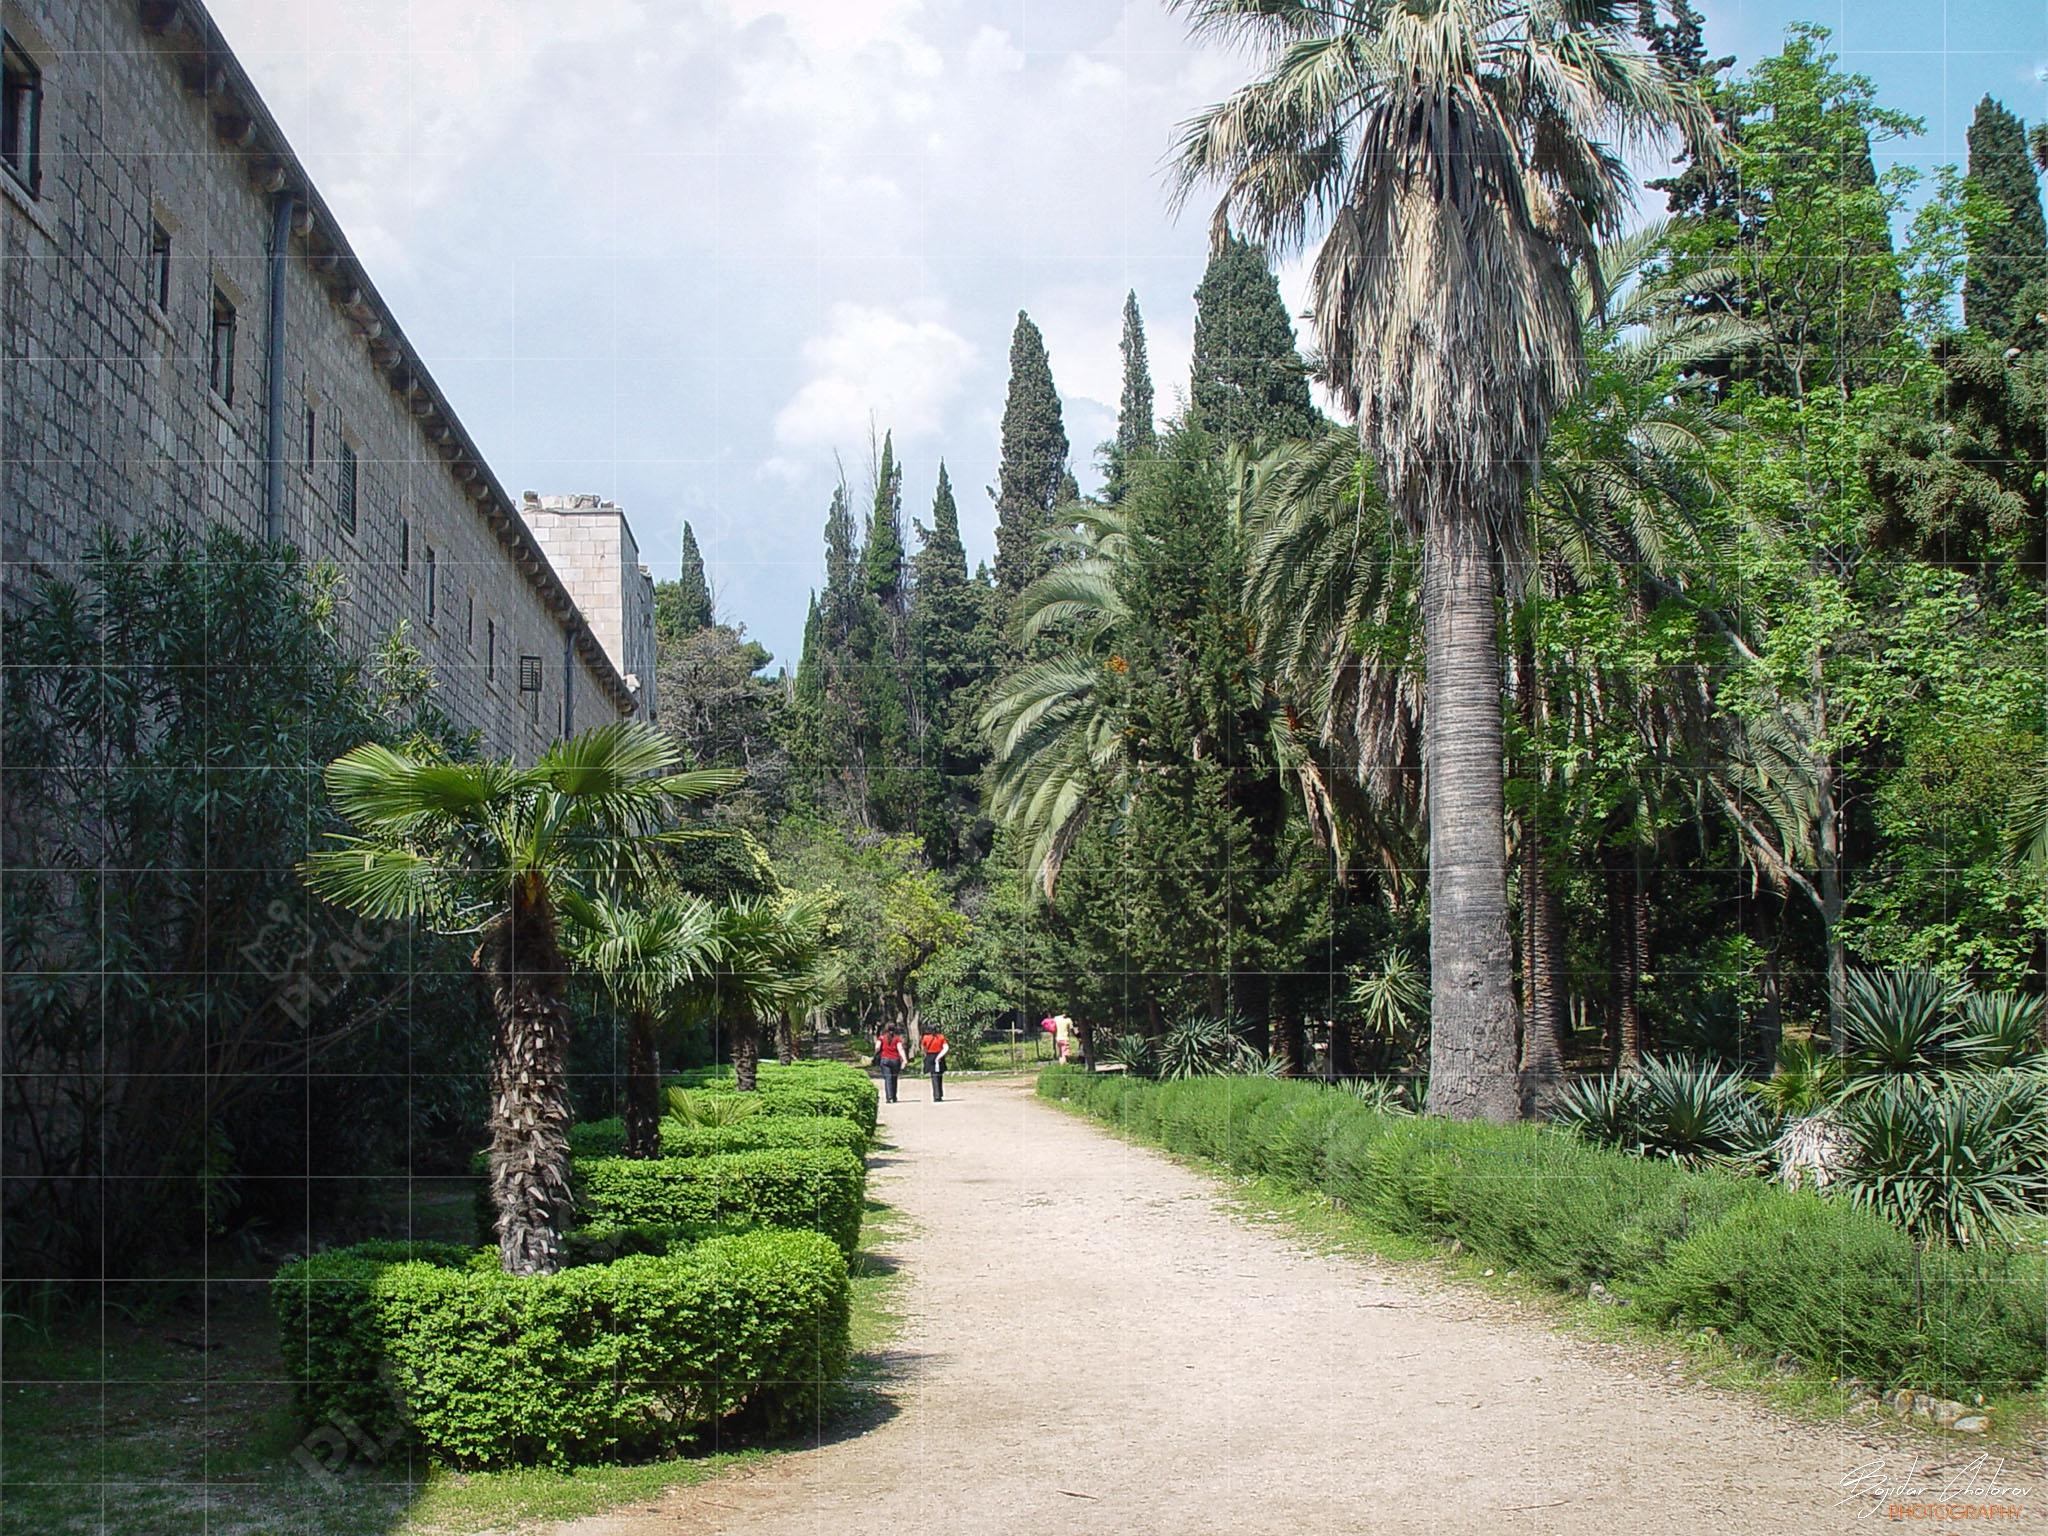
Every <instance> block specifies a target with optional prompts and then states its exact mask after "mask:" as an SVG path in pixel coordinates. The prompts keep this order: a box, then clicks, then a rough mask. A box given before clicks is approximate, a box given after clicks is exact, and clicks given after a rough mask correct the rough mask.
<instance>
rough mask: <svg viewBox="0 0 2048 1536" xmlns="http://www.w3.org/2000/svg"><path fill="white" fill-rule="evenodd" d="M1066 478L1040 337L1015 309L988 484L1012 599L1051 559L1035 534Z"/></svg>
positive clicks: (1000, 563)
mask: <svg viewBox="0 0 2048 1536" xmlns="http://www.w3.org/2000/svg"><path fill="white" fill-rule="evenodd" d="M1066 477H1067V429H1066V424H1065V421H1064V419H1063V418H1062V416H1061V414H1060V397H1059V392H1058V391H1057V390H1056V389H1054V388H1053V382H1052V363H1051V361H1050V360H1049V359H1048V358H1047V357H1046V355H1045V338H1044V337H1042V336H1040V335H1039V333H1038V327H1037V326H1035V325H1033V324H1032V323H1031V317H1030V316H1029V315H1027V314H1025V313H1024V311H1022V310H1021V309H1020V310H1018V311H1017V329H1016V332H1015V333H1014V334H1013V335H1012V336H1011V338H1010V395H1009V399H1008V401H1007V402H1006V403H1005V405H1004V406H1003V461H1002V466H1001V468H1000V470H999V471H998V472H997V484H996V485H995V486H994V487H993V488H992V489H991V490H990V491H989V495H990V496H991V497H993V498H994V500H995V504H996V585H997V586H998V587H999V588H1000V589H1001V591H1002V593H1003V596H1004V598H1005V599H1009V598H1014V597H1015V596H1016V595H1017V594H1018V593H1019V592H1021V591H1023V590H1024V588H1025V587H1027V586H1028V585H1030V583H1031V582H1032V580H1033V579H1034V578H1035V577H1037V576H1038V575H1040V574H1041V573H1042V572H1044V571H1045V570H1046V569H1047V568H1048V566H1049V565H1050V563H1051V562H1050V561H1049V559H1048V558H1047V556H1046V554H1045V552H1044V551H1043V550H1041V549H1040V548H1039V546H1038V538H1039V535H1040V534H1041V533H1043V532H1044V531H1045V529H1046V528H1047V527H1048V526H1049V525H1050V523H1051V521H1052V510H1053V508H1054V507H1056V506H1058V505H1059V498H1060V489H1061V483H1062V481H1063V480H1064V479H1065V478H1066Z"/></svg>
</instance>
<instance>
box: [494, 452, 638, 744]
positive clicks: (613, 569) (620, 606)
mask: <svg viewBox="0 0 2048 1536" xmlns="http://www.w3.org/2000/svg"><path fill="white" fill-rule="evenodd" d="M519 515H520V516H521V517H522V518H523V519H525V521H526V526H527V527H528V528H530V529H532V530H533V536H534V538H535V539H536V540H537V541H538V542H539V544H540V547H541V548H542V549H544V550H546V551H547V556H548V564H550V565H552V566H553V567H554V568H555V571H556V574H558V575H559V576H560V577H561V578H562V583H563V585H564V586H566V587H568V589H569V592H570V594H571V595H572V596H573V597H574V598H575V599H576V606H577V607H578V608H580V609H582V610H583V616H584V617H585V618H587V619H588V620H589V621H590V629H591V633H593V634H595V635H596V636H597V639H598V643H599V644H600V645H602V646H603V647H604V650H605V654H606V655H607V656H609V657H611V659H612V665H613V666H615V667H617V668H618V669H619V671H620V672H622V673H623V674H624V675H625V678H626V681H627V683H628V684H630V685H631V686H632V687H633V689H634V690H635V692H636V694H637V695H638V697H639V700H640V708H641V711H642V712H643V713H644V714H645V715H646V716H647V718H648V719H650V720H652V719H654V718H656V709H657V704H658V701H657V700H656V698H655V691H654V670H655V669H654V578H653V576H652V575H650V574H649V573H648V570H647V567H646V566H644V565H642V564H641V563H640V546H639V543H638V542H637V541H636V540H635V539H634V537H633V527H632V525H631V524H630V523H628V522H627V521H626V514H625V513H624V511H622V510H621V509H620V508H618V507H617V506H614V505H613V504H612V503H611V502H608V501H606V500H605V499H604V498H603V497H602V496H593V495H588V494H583V495H575V496H537V495H535V494H534V493H533V492H532V491H528V492H527V493H526V494H525V495H524V496H523V497H522V498H521V499H520V503H519Z"/></svg>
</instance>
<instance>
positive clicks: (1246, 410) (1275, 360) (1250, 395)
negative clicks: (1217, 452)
mask: <svg viewBox="0 0 2048 1536" xmlns="http://www.w3.org/2000/svg"><path fill="white" fill-rule="evenodd" d="M1191 372H1192V374H1193V379H1192V381H1191V382H1192V385H1193V390H1192V395H1191V398H1190V402H1189V411H1188V416H1189V421H1190V423H1191V424H1193V425H1195V426H1198V427H1200V428H1201V429H1202V430H1203V431H1204V432H1206V433H1208V434H1209V435H1210V436H1211V437H1213V438H1215V439H1217V440H1218V441H1219V442H1221V443H1241V442H1253V441H1261V440H1262V441H1266V442H1277V441H1280V440H1283V439H1287V438H1303V437H1310V436H1313V435H1314V434H1315V432H1316V431H1317V429H1318V418H1317V415H1316V409H1315V406H1314V405H1313V404H1311V403H1310V401H1309V393H1308V370H1307V369H1306V368H1305V367H1304V366H1303V365H1302V361H1301V353H1300V352H1299V351H1298V350H1297V349H1296V347H1295V342H1294V325H1293V322H1292V321H1290V320H1289V319H1288V317H1287V305H1286V304H1285V303H1284V302H1283V301H1282V299H1281V297H1280V284H1279V282H1278V281H1277V280H1276V279H1275V278H1274V276H1273V273H1272V269H1271V268H1269V267H1268V266H1267V265H1266V257H1265V254H1264V253H1263V252H1262V251H1260V249H1259V248H1258V247H1257V246H1255V245H1253V244H1251V243H1250V242H1249V241H1245V240H1240V239H1238V238H1237V237H1236V236H1235V235H1226V236H1225V237H1224V240H1223V243H1222V244H1221V245H1219V246H1218V247H1216V249H1215V251H1214V252H1213V253H1212V254H1211V255H1210V257H1209V267H1208V270H1207V271H1205V272H1204V273H1203V274H1202V283H1201V286H1200V287H1199V288H1197V289H1196V290H1195V356H1194V364H1193V367H1192V369H1191Z"/></svg>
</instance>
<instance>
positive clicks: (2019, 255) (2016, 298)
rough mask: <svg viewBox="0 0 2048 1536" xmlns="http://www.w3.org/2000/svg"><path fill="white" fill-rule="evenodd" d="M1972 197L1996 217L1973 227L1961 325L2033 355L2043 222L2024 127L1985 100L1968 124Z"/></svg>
mask: <svg viewBox="0 0 2048 1536" xmlns="http://www.w3.org/2000/svg"><path fill="white" fill-rule="evenodd" d="M1969 142H1970V170H1969V179H1970V183H1971V187H1972V190H1973V191H1975V192H1976V193H1977V194H1978V195H1979V196H1981V197H1982V198H1983V199H1984V200H1985V202H1986V203H1987V204H1989V205H1990V207H1991V208H1992V209H1995V210H1996V212H1995V214H1994V216H1993V217H1990V218H1983V219H1978V220H1974V221H1972V227H1971V229H1970V231H1969V235H1970V238H1969V256H1968V259H1969V275H1968V277H1967V278H1966V279H1965V280H1964V283H1963V323H1964V324H1965V325H1967V326H1968V327H1969V328H1970V329H1971V330H1973V331H1977V332H1979V333H1981V334H1982V335H1984V336H1987V337H1989V338H1990V339H1991V340H1992V341H1993V342H1995V343H1999V344H2002V345H2005V346H2013V345H2017V344H2025V345H2030V346H2034V347H2038V346H2039V345H2040V344H2041V339H2042V325H2041V322H2040V320H2039V319H2037V318H2036V317H2037V316H2038V315H2039V314H2040V312H2041V310H2042V309H2043V308H2044V307H2048V220H2044V219H2043V218H2042V215H2041V188H2040V184H2039V182H2038V181H2037V180H2036V179H2035V171H2034V166H2033V162H2032V161H2031V160H2030V159H2029V158H2028V155H2027V135H2026V125H2025V124H2023V123H2022V122H2021V121H2020V120H2019V119H2018V118H2016V117H2014V116H2013V115H2012V113H2010V112H2008V111H2007V110H2006V109H2005V106H2004V104H2003V103H2002V102H1998V101H1994V100H1993V99H1992V98H1991V97H1989V96H1986V97H1985V98H1984V99H1983V100H1982V101H1980V102H1978V103H1977V116H1976V118H1975V120H1974V121H1973V122H1972V123H1971V124H1970V141H1969Z"/></svg>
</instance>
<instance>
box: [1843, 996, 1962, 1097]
mask: <svg viewBox="0 0 2048 1536" xmlns="http://www.w3.org/2000/svg"><path fill="white" fill-rule="evenodd" d="M1961 1001H1962V997H1961V994H1960V993H1959V991H1958V989H1957V988H1956V987H1955V986H1954V985H1953V984H1952V983H1950V982H1948V981H1945V980H1944V979H1943V978H1942V977H1940V976H1938V975H1936V974H1935V973H1934V972H1933V971H1927V970H1898V971H1858V972H1853V973H1851V975H1850V977H1849V993H1848V999H1847V1001H1846V1003H1845V1004H1844V1005H1843V1009H1842V1022H1843V1026H1844V1030H1845V1035H1846V1041H1845V1043H1846V1044H1847V1046H1848V1057H1849V1066H1850V1077H1849V1083H1848V1090H1849V1092H1851V1093H1863V1092H1869V1091H1872V1090H1874V1089H1876V1088H1878V1087H1880V1086H1881V1085H1883V1084H1884V1083H1885V1082H1886V1081H1887V1080H1889V1079H1897V1078H1900V1077H1912V1078H1915V1079H1918V1080H1919V1081H1920V1082H1921V1083H1922V1084H1924V1085H1926V1086H1932V1085H1933V1083H1934V1081H1935V1079H1936V1078H1938V1077H1939V1076H1940V1075H1941V1074H1942V1073H1943V1072H1944V1071H1946V1070H1947V1069H1949V1068H1950V1067H1952V1066H1955V1065H1958V1064H1959V1057H1958V1054H1957V1052H1958V1049H1959V1047H1960V1046H1961V1045H1962V1042H1963V1025H1962V1020H1961V1018H1960V1017H1959V1015H1958V1012H1957V1009H1958V1005H1959V1004H1960V1003H1961Z"/></svg>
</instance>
